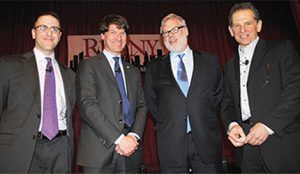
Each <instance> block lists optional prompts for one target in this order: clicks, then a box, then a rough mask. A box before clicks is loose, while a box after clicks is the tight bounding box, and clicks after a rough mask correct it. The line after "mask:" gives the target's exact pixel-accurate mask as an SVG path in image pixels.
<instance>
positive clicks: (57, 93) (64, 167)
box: [0, 12, 75, 173]
mask: <svg viewBox="0 0 300 174" xmlns="http://www.w3.org/2000/svg"><path fill="white" fill-rule="evenodd" d="M31 34H32V38H33V39H34V41H35V47H34V48H33V50H32V51H30V52H27V53H24V54H19V55H12V56H3V57H1V58H0V173H71V166H72V162H73V161H72V156H73V126H72V113H73V107H74V103H75V73H74V72H73V71H72V70H71V69H69V68H67V67H66V66H64V65H62V64H60V63H59V62H58V61H57V60H56V59H55V53H54V49H55V47H56V46H57V44H58V42H59V41H60V37H61V35H62V31H61V24H60V19H59V17H58V16H57V14H55V13H54V12H43V13H41V14H39V15H38V17H37V18H36V20H35V22H34V26H33V29H32V30H31Z"/></svg>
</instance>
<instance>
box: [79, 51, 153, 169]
mask: <svg viewBox="0 0 300 174" xmlns="http://www.w3.org/2000/svg"><path fill="white" fill-rule="evenodd" d="M122 63H123V68H124V74H125V77H126V87H127V95H128V97H129V101H130V103H131V107H132V108H131V109H132V113H133V115H134V117H135V122H134V124H133V126H132V129H131V132H135V133H137V134H138V135H139V136H140V138H142V135H143V131H144V127H145V122H146V113H147V107H146V101H145V97H144V92H143V89H142V86H141V85H142V84H141V74H140V71H139V70H138V69H137V68H136V67H134V66H132V65H131V64H128V63H127V62H122ZM76 83H77V101H78V103H79V110H80V115H81V117H82V119H83V122H82V126H81V130H80V139H79V145H78V160H77V163H78V164H79V165H82V166H87V167H95V168H100V169H101V170H103V171H104V170H113V169H114V168H115V167H116V166H115V164H114V163H113V156H114V155H115V154H116V152H115V145H114V142H115V141H116V140H117V138H118V137H119V136H120V135H121V134H122V129H123V127H124V121H123V120H122V119H123V114H122V113H123V112H122V100H121V94H120V91H119V88H118V85H117V81H116V78H115V76H114V74H113V72H112V69H111V67H110V65H109V62H108V60H107V59H106V57H105V55H104V54H103V53H101V54H99V55H97V56H95V57H92V58H90V59H87V60H84V61H82V62H81V63H80V65H79V69H78V74H77V79H76ZM126 159H127V160H126V163H127V165H126V166H127V167H128V169H130V168H137V167H139V165H141V164H142V163H143V157H142V148H141V144H140V146H139V148H138V150H137V151H136V152H135V153H134V154H133V155H132V156H130V157H129V158H126Z"/></svg>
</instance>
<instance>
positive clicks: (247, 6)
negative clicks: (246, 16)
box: [228, 2, 260, 25]
mask: <svg viewBox="0 0 300 174" xmlns="http://www.w3.org/2000/svg"><path fill="white" fill-rule="evenodd" d="M239 10H251V11H252V12H253V14H254V19H255V20H256V21H259V20H260V16H259V12H258V10H257V9H256V8H255V6H254V5H253V4H252V3H251V2H241V3H236V4H234V6H233V7H232V8H231V10H230V12H229V15H228V22H229V25H232V15H233V13H235V12H236V11H239Z"/></svg>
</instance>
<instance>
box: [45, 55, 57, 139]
mask: <svg viewBox="0 0 300 174" xmlns="http://www.w3.org/2000/svg"><path fill="white" fill-rule="evenodd" d="M46 59H47V62H48V63H47V67H46V74H45V86H44V104H43V106H44V107H43V126H42V134H43V135H45V136H46V137H47V138H48V139H49V140H52V139H53V138H54V137H55V136H56V134H57V133H58V120H57V108H56V96H55V94H56V92H55V76H54V71H53V67H52V63H51V58H49V57H46Z"/></svg>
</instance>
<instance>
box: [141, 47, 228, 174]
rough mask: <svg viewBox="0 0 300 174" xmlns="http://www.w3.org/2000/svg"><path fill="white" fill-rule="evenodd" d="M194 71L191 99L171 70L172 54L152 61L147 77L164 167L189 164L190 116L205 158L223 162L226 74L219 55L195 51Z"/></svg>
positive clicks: (210, 161)
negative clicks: (221, 109)
mask: <svg viewBox="0 0 300 174" xmlns="http://www.w3.org/2000/svg"><path fill="white" fill-rule="evenodd" d="M193 56H194V71H193V74H192V80H191V84H190V87H189V91H188V95H187V98H186V97H185V96H184V94H183V93H182V91H181V89H180V87H179V86H178V84H177V82H176V79H175V78H174V75H173V73H172V70H171V62H170V56H169V55H166V56H164V57H161V58H158V59H156V60H154V61H152V62H150V64H149V66H148V67H147V73H146V79H145V93H146V100H147V103H148V106H149V110H150V111H151V113H152V115H153V116H154V118H155V120H156V131H157V143H158V155H159V161H160V164H161V165H163V166H164V167H170V168H172V167H181V166H182V165H185V164H186V155H187V148H186V147H187V134H186V115H187V114H188V115H189V119H190V123H191V128H192V136H193V139H194V142H195V146H196V149H197V151H198V152H199V154H200V157H201V159H202V160H203V161H204V162H206V163H213V162H216V161H218V162H220V161H221V157H222V155H221V136H220V125H219V119H218V111H219V104H220V102H221V99H222V85H223V81H222V73H221V70H220V66H219V63H218V59H217V57H216V56H214V55H211V54H208V53H205V52H201V53H200V52H196V51H193Z"/></svg>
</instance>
